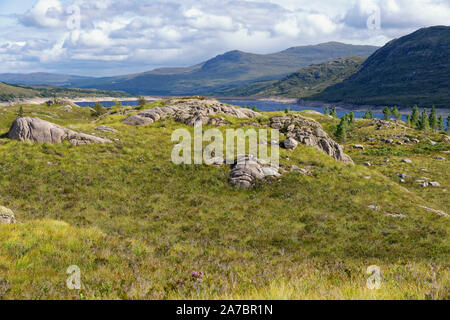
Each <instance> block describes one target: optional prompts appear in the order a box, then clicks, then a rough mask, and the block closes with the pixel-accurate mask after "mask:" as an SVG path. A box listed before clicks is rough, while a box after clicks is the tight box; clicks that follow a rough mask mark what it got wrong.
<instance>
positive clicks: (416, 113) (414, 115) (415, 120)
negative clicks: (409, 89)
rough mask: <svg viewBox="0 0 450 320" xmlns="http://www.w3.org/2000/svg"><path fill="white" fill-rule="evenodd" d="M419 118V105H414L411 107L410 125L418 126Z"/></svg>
mask: <svg viewBox="0 0 450 320" xmlns="http://www.w3.org/2000/svg"><path fill="white" fill-rule="evenodd" d="M419 118H420V114H419V107H418V106H417V105H415V106H414V107H413V111H412V114H411V125H412V126H413V127H418V126H419Z"/></svg>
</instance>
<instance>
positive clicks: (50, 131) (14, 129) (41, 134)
mask: <svg viewBox="0 0 450 320" xmlns="http://www.w3.org/2000/svg"><path fill="white" fill-rule="evenodd" d="M8 138H10V139H13V140H18V141H32V142H38V143H62V142H63V141H69V142H70V143H71V144H72V145H77V146H78V145H86V144H91V143H111V140H108V139H103V138H99V137H96V136H92V135H88V134H84V133H78V132H75V131H72V130H69V129H66V128H63V127H61V126H58V125H56V124H54V123H51V122H48V121H44V120H42V119H40V118H29V117H18V118H17V119H16V120H14V122H13V124H12V126H11V129H10V130H9V133H8Z"/></svg>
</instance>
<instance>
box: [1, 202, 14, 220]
mask: <svg viewBox="0 0 450 320" xmlns="http://www.w3.org/2000/svg"><path fill="white" fill-rule="evenodd" d="M12 223H16V219H15V217H14V212H13V211H12V210H11V209H8V208H5V207H3V206H0V224H12Z"/></svg>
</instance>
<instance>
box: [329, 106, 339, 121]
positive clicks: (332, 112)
mask: <svg viewBox="0 0 450 320" xmlns="http://www.w3.org/2000/svg"><path fill="white" fill-rule="evenodd" d="M331 116H332V117H333V118H337V117H338V115H337V112H336V107H333V108H332V109H331Z"/></svg>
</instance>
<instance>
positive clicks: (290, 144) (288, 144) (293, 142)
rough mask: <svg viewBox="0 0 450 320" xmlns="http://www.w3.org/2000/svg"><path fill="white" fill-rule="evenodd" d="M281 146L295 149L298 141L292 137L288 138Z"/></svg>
mask: <svg viewBox="0 0 450 320" xmlns="http://www.w3.org/2000/svg"><path fill="white" fill-rule="evenodd" d="M281 146H282V147H283V148H284V149H287V150H295V149H296V148H297V147H298V142H297V140H295V139H294V138H288V139H286V140H284V141H283V143H282V145H281Z"/></svg>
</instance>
